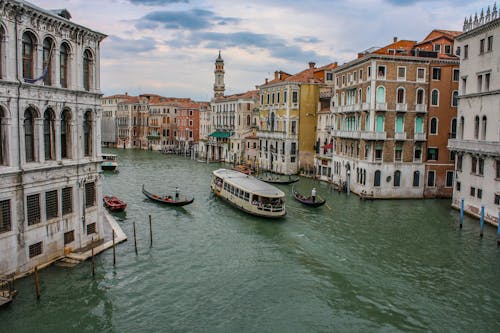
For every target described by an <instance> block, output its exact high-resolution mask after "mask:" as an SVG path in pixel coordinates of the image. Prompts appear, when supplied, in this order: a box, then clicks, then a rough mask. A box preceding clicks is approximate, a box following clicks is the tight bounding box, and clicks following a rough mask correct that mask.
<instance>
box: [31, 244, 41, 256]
mask: <svg viewBox="0 0 500 333" xmlns="http://www.w3.org/2000/svg"><path fill="white" fill-rule="evenodd" d="M41 254H42V242H38V243H35V244H32V245H30V246H29V257H30V258H33V257H36V256H39V255H41Z"/></svg>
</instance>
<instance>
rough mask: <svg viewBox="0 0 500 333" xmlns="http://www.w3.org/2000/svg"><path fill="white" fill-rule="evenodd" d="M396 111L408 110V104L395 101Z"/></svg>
mask: <svg viewBox="0 0 500 333" xmlns="http://www.w3.org/2000/svg"><path fill="white" fill-rule="evenodd" d="M396 111H404V112H406V111H408V104H406V103H396Z"/></svg>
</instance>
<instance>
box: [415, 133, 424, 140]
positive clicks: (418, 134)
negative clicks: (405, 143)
mask: <svg viewBox="0 0 500 333" xmlns="http://www.w3.org/2000/svg"><path fill="white" fill-rule="evenodd" d="M413 139H414V140H415V141H426V140H427V134H425V133H415V134H414V136H413Z"/></svg>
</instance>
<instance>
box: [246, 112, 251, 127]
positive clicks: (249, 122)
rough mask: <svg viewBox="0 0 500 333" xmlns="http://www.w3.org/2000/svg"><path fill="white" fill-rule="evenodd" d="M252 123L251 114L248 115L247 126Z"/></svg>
mask: <svg viewBox="0 0 500 333" xmlns="http://www.w3.org/2000/svg"><path fill="white" fill-rule="evenodd" d="M251 123H252V120H251V117H250V115H247V126H250V124H251Z"/></svg>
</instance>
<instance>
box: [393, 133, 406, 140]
mask: <svg viewBox="0 0 500 333" xmlns="http://www.w3.org/2000/svg"><path fill="white" fill-rule="evenodd" d="M394 140H397V141H404V140H406V132H404V133H394Z"/></svg>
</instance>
